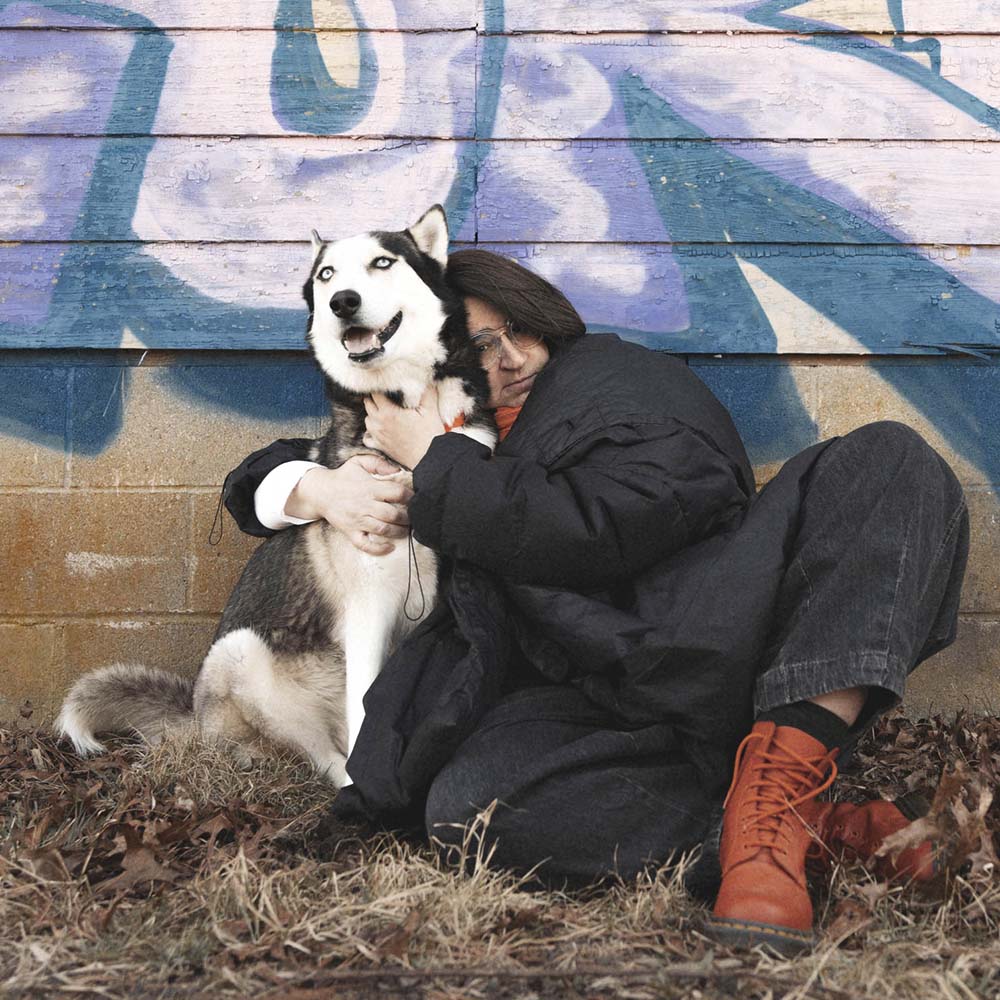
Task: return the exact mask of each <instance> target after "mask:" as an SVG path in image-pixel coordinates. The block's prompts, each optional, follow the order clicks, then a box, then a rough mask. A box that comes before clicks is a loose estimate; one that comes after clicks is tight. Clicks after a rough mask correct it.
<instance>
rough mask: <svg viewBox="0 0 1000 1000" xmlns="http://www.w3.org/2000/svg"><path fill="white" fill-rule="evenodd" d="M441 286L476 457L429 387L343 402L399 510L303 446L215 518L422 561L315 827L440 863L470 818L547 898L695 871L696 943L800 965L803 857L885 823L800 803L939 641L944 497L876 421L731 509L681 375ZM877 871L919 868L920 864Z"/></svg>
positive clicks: (532, 279)
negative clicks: (703, 937)
mask: <svg viewBox="0 0 1000 1000" xmlns="http://www.w3.org/2000/svg"><path fill="white" fill-rule="evenodd" d="M447 278H448V280H449V282H450V283H451V284H452V286H453V287H454V288H455V289H456V290H457V291H458V292H459V293H460V294H461V295H462V296H463V297H464V301H465V306H466V312H467V315H468V321H469V330H470V335H471V336H472V337H474V338H475V340H476V343H477V344H479V345H480V349H481V353H482V360H483V365H484V367H485V368H486V370H487V373H488V378H489V384H490V389H491V401H490V405H491V407H492V408H493V409H494V412H495V414H496V417H497V424H498V427H499V431H500V442H499V444H498V446H497V448H496V450H495V452H494V453H491V452H490V451H489V449H487V448H485V447H484V446H483V445H481V444H479V443H477V442H476V441H474V440H471V439H470V438H468V437H466V436H464V435H460V434H453V433H446V432H445V430H444V427H443V425H442V422H441V420H440V417H439V416H438V414H437V410H436V406H435V401H434V397H433V390H432V391H431V392H430V393H429V394H428V395H427V396H425V397H424V399H423V400H422V401H421V404H420V405H419V406H418V407H417V408H415V409H412V410H405V409H402V408H400V407H397V406H394V405H392V404H391V403H390V402H389V401H388V400H387V399H385V398H384V397H374V398H373V399H371V400H369V401H368V403H367V408H368V420H367V424H366V427H367V439H366V440H367V443H368V444H370V445H371V446H372V447H373V448H376V449H378V450H379V451H380V452H382V453H383V454H384V455H386V456H388V457H389V458H390V459H392V460H393V461H394V462H396V463H399V464H400V465H402V466H406V467H408V468H411V469H412V470H413V490H412V493H411V492H409V491H402V490H401V488H399V487H398V486H395V485H393V484H387V483H385V482H383V481H382V480H380V479H377V478H375V475H377V474H379V473H381V472H385V471H389V470H390V469H392V468H394V466H392V465H391V464H390V463H388V462H386V461H385V460H384V459H381V458H378V457H375V456H366V457H360V458H355V459H352V460H351V461H349V462H347V463H346V464H345V465H343V466H342V467H340V468H339V469H324V468H318V467H315V466H313V465H311V464H310V463H307V462H303V461H302V459H303V458H304V456H305V454H306V452H307V449H308V445H309V442H307V441H302V440H298V441H296V440H291V441H283V442H276V443H275V444H274V445H272V446H270V447H268V448H266V449H263V450H262V451H260V452H256V453H255V454H254V455H252V456H250V457H249V458H248V459H247V460H246V461H245V462H244V463H243V464H242V465H241V466H240V468H239V469H237V470H235V471H234V472H233V473H231V474H230V476H229V477H228V478H227V481H226V486H225V490H224V495H225V499H226V503H227V506H228V508H229V510H230V511H231V512H232V514H233V515H234V517H235V518H236V520H237V522H238V523H239V525H240V527H241V528H242V529H243V530H244V531H247V532H249V533H251V534H256V535H266V534H269V533H271V532H273V531H277V530H281V529H282V528H283V527H284V526H286V525H288V524H290V523H302V522H303V521H305V520H309V519H315V518H320V517H325V518H326V519H327V520H328V521H330V522H331V523H332V524H334V525H335V526H337V527H338V528H340V529H341V530H342V531H345V532H347V533H348V534H349V536H350V537H351V538H352V540H353V541H354V542H355V544H356V545H357V546H358V547H359V548H361V549H363V550H364V551H367V552H370V553H372V554H373V555H377V554H379V553H382V552H385V551H387V550H388V548H389V547H390V546H391V545H393V544H400V540H401V539H404V538H405V536H406V534H407V532H408V531H411V530H412V532H413V536H414V537H415V538H416V539H417V540H419V541H420V542H422V543H423V544H425V545H428V546H430V547H431V548H433V549H435V550H436V551H437V552H438V553H440V554H441V556H442V557H443V560H442V563H443V565H442V570H441V579H442V582H441V597H440V600H439V601H438V603H437V604H436V605H435V607H434V608H433V609H432V611H431V612H430V614H429V615H428V616H427V618H426V619H425V620H424V621H423V622H422V623H421V624H420V625H419V626H418V627H417V628H416V630H415V631H414V632H413V633H412V634H411V635H410V636H409V637H408V638H407V639H406V640H405V641H404V642H403V643H402V644H400V646H399V647H398V648H397V649H396V650H395V651H394V653H393V654H392V655H391V656H390V657H389V659H388V661H387V662H386V664H385V665H384V668H383V670H382V672H381V674H380V675H379V676H378V678H377V679H376V681H375V682H374V684H373V685H372V687H371V688H370V689H369V692H368V695H367V697H366V698H365V707H366V716H365V720H364V725H363V726H362V729H361V732H360V735H359V737H358V741H357V744H356V746H355V749H354V752H353V754H352V755H351V758H350V760H349V761H348V764H347V770H348V772H349V774H350V776H351V778H352V780H353V782H354V784H353V785H351V786H348V787H347V788H344V789H342V790H341V791H340V792H339V793H338V795H337V797H336V799H335V801H334V804H333V810H334V813H335V814H336V815H338V816H341V817H349V816H353V817H359V816H365V817H367V818H368V819H370V820H373V821H375V822H377V823H379V824H381V825H383V826H386V827H389V828H393V829H410V830H412V829H419V830H420V831H421V833H422V834H423V833H424V832H425V833H426V835H427V836H429V837H431V838H432V840H433V841H434V843H436V844H438V845H440V846H441V848H442V849H443V850H446V849H447V848H448V847H449V846H453V845H455V844H457V843H460V842H461V838H462V830H463V825H465V824H468V823H469V822H470V821H473V820H475V819H476V817H477V816H480V818H482V814H483V810H486V809H487V807H488V806H490V805H491V804H492V803H495V806H494V808H493V810H492V813H491V814H489V823H488V826H486V828H485V830H484V831H483V834H482V835H483V836H484V837H485V838H486V839H487V841H488V844H489V846H490V847H492V848H493V854H492V856H491V863H492V864H494V865H497V866H502V867H505V868H509V869H512V870H514V871H517V872H520V873H527V872H531V873H532V876H533V878H534V879H535V880H536V881H538V882H540V883H542V884H546V885H558V886H565V885H579V884H586V883H592V882H594V881H595V880H599V879H602V878H606V877H608V876H611V875H618V876H620V877H622V878H631V877H634V876H635V875H636V874H637V873H638V872H640V871H641V870H642V869H643V868H644V867H646V866H647V865H661V864H663V863H664V862H666V861H668V860H670V859H671V858H676V857H677V856H678V853H679V852H683V851H688V850H691V849H693V848H695V847H696V846H698V845H701V850H700V859H699V860H698V862H697V863H696V864H694V865H692V866H690V867H689V868H688V870H687V884H688V887H689V888H690V889H691V890H692V891H693V892H695V893H696V894H698V895H700V896H702V897H703V898H706V899H709V900H711V899H712V898H714V899H715V903H714V909H713V912H712V916H711V918H710V930H711V932H712V933H714V934H715V935H716V937H718V938H719V939H721V940H724V941H727V942H732V943H736V944H755V943H758V942H766V943H768V944H770V945H772V946H773V947H775V948H776V949H778V950H780V951H783V952H788V953H792V952H794V951H797V950H800V949H802V948H805V947H808V946H809V945H810V943H811V942H812V940H813V938H812V923H813V912H812V905H811V902H810V898H809V894H808V890H807V883H806V861H807V855H808V856H810V857H815V859H816V860H817V861H818V862H819V863H820V864H821V865H822V863H823V862H824V859H825V860H826V861H829V859H830V858H832V857H833V856H835V855H836V854H838V853H840V852H844V851H846V852H848V853H849V854H851V855H852V856H854V857H860V858H866V859H867V858H870V857H871V856H872V855H873V853H874V852H875V850H876V848H877V847H878V846H879V844H880V843H881V841H882V839H883V838H884V836H885V835H886V834H888V833H890V832H893V831H896V830H898V829H900V828H902V827H903V826H905V825H906V824H907V822H908V821H909V818H910V817H911V816H912V815H913V814H914V813H913V808H912V803H907V802H899V803H890V802H870V803H866V804H864V805H861V806H854V805H848V804H839V805H834V804H833V803H831V802H829V801H825V802H822V801H820V799H819V795H820V793H821V792H823V791H825V790H827V789H829V788H830V786H831V783H832V782H833V781H834V779H835V777H836V774H837V760H838V758H842V756H843V755H844V754H845V753H846V752H847V751H848V750H849V748H850V747H851V745H852V744H853V743H854V742H855V741H856V739H857V738H858V736H859V734H860V733H861V732H863V731H864V730H865V729H866V728H867V727H869V726H870V725H871V724H872V722H873V720H874V719H875V718H876V717H877V716H878V715H879V714H880V713H882V712H884V711H885V710H886V709H888V708H889V707H890V706H892V705H894V704H895V703H897V702H898V701H899V700H900V698H901V697H902V695H903V692H904V686H905V683H906V677H907V675H908V674H909V673H910V671H911V670H913V668H914V667H915V666H916V665H917V664H918V663H920V662H921V661H922V660H924V659H926V658H927V657H929V656H931V655H932V654H933V653H935V652H937V651H938V650H940V649H942V648H944V647H945V646H947V645H948V644H949V643H951V642H952V641H953V640H954V637H955V631H956V622H957V612H958V601H959V593H960V588H961V583H962V577H963V574H964V569H965V563H966V558H967V553H968V513H967V509H966V503H965V498H964V496H963V493H962V489H961V487H960V485H959V483H958V481H957V479H956V478H955V475H954V473H953V472H952V470H951V469H950V468H949V466H948V464H947V463H946V462H945V461H944V460H943V459H942V458H941V456H939V455H938V454H937V453H936V452H935V451H934V450H933V449H932V448H931V447H930V446H929V445H928V444H927V442H926V441H925V440H924V439H923V438H922V437H921V436H920V435H919V434H918V433H917V432H916V431H914V430H913V429H911V428H909V427H907V426H905V425H904V424H901V423H896V422H891V421H880V422H877V423H871V424H867V425H865V426H862V427H859V428H858V429H856V430H854V431H852V432H850V433H849V434H845V435H843V436H841V437H835V438H831V439H829V440H826V441H822V442H818V443H817V444H814V445H812V446H811V447H809V448H806V449H805V450H804V451H802V452H800V453H799V454H797V455H795V456H793V457H792V458H790V459H789V460H788V461H787V462H786V463H785V464H784V466H783V467H782V468H781V470H780V471H779V472H778V473H777V475H776V476H775V477H774V478H773V479H772V480H771V481H770V482H769V483H768V484H767V486H766V487H765V488H764V489H763V490H762V491H761V492H760V493H759V494H758V493H756V490H755V484H754V475H753V470H752V469H751V467H750V464H749V461H748V459H747V456H746V452H745V450H744V446H743V444H742V442H741V440H740V437H739V434H738V433H737V431H736V428H735V426H734V424H733V422H732V419H731V418H730V416H729V414H728V412H727V411H726V410H725V409H724V408H723V406H722V405H721V404H720V403H719V402H718V400H717V399H716V398H715V397H714V396H713V394H712V393H711V392H710V391H709V389H708V388H707V387H706V386H705V384H704V383H703V382H702V381H701V380H700V379H699V378H698V377H697V376H696V375H695V374H694V372H693V371H692V370H691V369H690V368H689V367H688V366H687V365H686V364H685V362H684V361H683V360H682V359H680V358H676V357H672V356H670V355H669V354H665V353H661V352H656V351H652V350H648V349H646V348H644V347H641V346H638V345H636V344H632V343H628V342H625V341H622V340H621V339H619V338H618V337H617V336H614V335H611V334H600V333H586V331H585V327H584V324H583V322H582V320H581V319H580V317H579V315H578V314H577V313H576V311H575V310H574V309H573V307H572V305H571V304H570V303H569V302H568V301H567V300H566V298H565V297H564V296H563V295H562V294H561V293H560V292H559V291H558V290H557V289H556V288H555V287H553V286H552V285H551V284H549V283H548V282H547V281H545V280H544V279H542V278H540V277H539V276H537V275H535V274H533V273H532V272H531V271H529V270H528V269H526V268H524V267H522V266H520V265H519V264H517V263H516V262H514V261H512V260H509V259H507V258H504V257H501V256H498V255H495V254H491V253H488V252H486V251H483V250H462V251H458V252H456V253H454V254H452V255H451V257H450V258H449V264H448V270H447ZM734 762H735V765H734ZM730 776H731V781H730ZM727 787H728V792H727ZM877 863H878V864H879V865H880V869H879V870H880V873H881V874H882V875H884V876H886V877H893V876H896V877H904V876H905V877H911V878H912V877H916V878H921V877H927V876H928V875H929V874H930V872H931V865H932V862H931V859H930V854H929V845H926V844H925V845H921V846H920V847H919V848H913V849H911V850H909V851H907V852H905V853H904V854H902V855H900V856H899V857H898V858H896V859H895V860H892V859H888V858H883V859H880V860H879V861H878V862H877ZM720 882H721V884H720Z"/></svg>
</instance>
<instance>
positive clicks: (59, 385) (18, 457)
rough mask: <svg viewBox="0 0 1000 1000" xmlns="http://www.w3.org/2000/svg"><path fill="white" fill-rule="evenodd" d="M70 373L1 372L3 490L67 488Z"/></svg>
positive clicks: (40, 369)
mask: <svg viewBox="0 0 1000 1000" xmlns="http://www.w3.org/2000/svg"><path fill="white" fill-rule="evenodd" d="M66 383H67V375H66V370H65V369H63V368H49V367H35V366H30V365H14V364H11V365H9V366H6V367H4V368H0V454H2V455H3V461H2V462H0V486H62V485H63V479H64V476H65V469H66V433H67V424H66V418H67V410H66V398H67V396H66V393H67V387H66Z"/></svg>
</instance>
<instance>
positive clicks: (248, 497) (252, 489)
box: [222, 438, 315, 538]
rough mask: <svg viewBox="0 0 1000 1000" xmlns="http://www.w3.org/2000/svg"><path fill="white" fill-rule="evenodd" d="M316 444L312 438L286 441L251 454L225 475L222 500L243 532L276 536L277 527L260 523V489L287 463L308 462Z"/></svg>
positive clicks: (262, 536) (284, 439)
mask: <svg viewBox="0 0 1000 1000" xmlns="http://www.w3.org/2000/svg"><path fill="white" fill-rule="evenodd" d="M314 444H315V442H314V441H312V440H311V439H309V438H283V439H281V440H278V441H274V442H273V443H272V444H269V445H268V446H267V447H266V448H260V449H259V450H258V451H255V452H254V453H253V454H252V455H248V456H247V457H246V458H245V459H244V460H243V461H242V462H241V463H240V464H239V465H238V466H237V467H236V468H235V469H233V471H232V472H230V473H229V475H228V476H226V481H225V483H224V484H223V487H222V500H223V503H224V504H225V505H226V510H228V511H229V513H230V514H231V515H232V517H233V520H234V521H235V522H236V524H237V525H238V526H239V529H240V531H243V532H245V533H246V534H248V535H256V536H257V537H258V538H266V537H268V536H269V535H273V534H275V530H276V528H275V527H271V526H269V525H267V524H264V523H262V522H261V520H260V518H259V517H258V516H257V510H256V503H255V499H256V492H257V488H258V487H259V486H260V485H261V483H263V482H264V480H265V479H266V478H267V476H268V474H269V473H270V472H272V471H273V470H274V469H276V468H278V466H280V465H283V464H285V463H286V462H295V461H306V460H308V458H309V451H310V449H311V448H312V446H313V445H314Z"/></svg>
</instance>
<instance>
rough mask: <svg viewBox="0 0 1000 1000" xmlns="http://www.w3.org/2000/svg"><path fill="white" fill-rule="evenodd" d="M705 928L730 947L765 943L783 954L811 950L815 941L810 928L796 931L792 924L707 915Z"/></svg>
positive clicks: (792, 955)
mask: <svg viewBox="0 0 1000 1000" xmlns="http://www.w3.org/2000/svg"><path fill="white" fill-rule="evenodd" d="M706 931H707V933H708V935H709V936H710V937H712V938H714V939H715V940H716V941H718V942H719V943H720V944H726V945H729V946H731V947H734V948H755V947H756V946H757V945H760V944H766V945H767V946H768V947H769V948H772V949H773V950H774V951H776V952H777V953H778V954H779V955H783V956H784V957H785V958H793V957H794V956H796V955H801V954H802V953H803V952H804V951H811V950H812V949H813V947H815V944H816V938H815V937H814V935H813V933H812V931H797V930H795V929H794V928H793V927H780V926H778V925H777V924H758V923H754V922H753V921H750V920H734V919H732V918H730V917H711V918H710V919H709V920H708V921H707V924H706Z"/></svg>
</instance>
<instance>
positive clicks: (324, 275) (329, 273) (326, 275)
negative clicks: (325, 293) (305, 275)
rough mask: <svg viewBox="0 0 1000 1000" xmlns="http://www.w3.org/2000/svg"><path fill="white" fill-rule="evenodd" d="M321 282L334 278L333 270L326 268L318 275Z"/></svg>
mask: <svg viewBox="0 0 1000 1000" xmlns="http://www.w3.org/2000/svg"><path fill="white" fill-rule="evenodd" d="M316 277H317V278H319V280H320V281H329V280H330V279H331V278H332V277H333V268H332V267H324V268H323V269H322V270H321V271H320V272H319V274H317V275H316Z"/></svg>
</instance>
